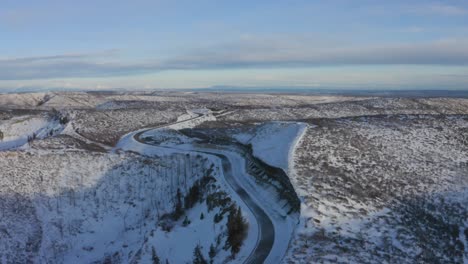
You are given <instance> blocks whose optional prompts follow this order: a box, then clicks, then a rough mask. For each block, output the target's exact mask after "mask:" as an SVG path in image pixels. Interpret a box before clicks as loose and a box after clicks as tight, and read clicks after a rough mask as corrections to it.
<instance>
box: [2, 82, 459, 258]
mask: <svg viewBox="0 0 468 264" xmlns="http://www.w3.org/2000/svg"><path fill="white" fill-rule="evenodd" d="M56 109H58V110H56ZM0 132H1V133H0V168H1V169H0V216H1V217H0V263H78V262H79V263H157V261H158V260H159V261H160V263H166V261H167V262H169V263H191V262H193V260H194V259H199V260H200V259H204V260H206V261H207V262H208V263H210V262H212V263H243V262H249V263H275V264H276V263H466V262H467V261H468V250H467V249H468V242H467V241H468V221H467V219H468V207H467V205H468V177H467V175H468V100H467V99H462V98H391V97H385V98H379V97H367V98H366V97H352V96H346V97H345V96H308V95H287V94H275V95H271V94H222V93H193V92H167V91H155V92H135V93H130V92H73V93H65V92H54V93H31V94H28V93H25V94H0Z"/></svg>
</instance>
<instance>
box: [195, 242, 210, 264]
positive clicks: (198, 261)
mask: <svg viewBox="0 0 468 264" xmlns="http://www.w3.org/2000/svg"><path fill="white" fill-rule="evenodd" d="M193 264H208V262H207V261H206V260H205V257H203V254H202V252H201V247H200V245H197V246H196V247H195V249H194V250H193Z"/></svg>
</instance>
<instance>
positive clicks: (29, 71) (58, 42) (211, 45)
mask: <svg viewBox="0 0 468 264" xmlns="http://www.w3.org/2000/svg"><path fill="white" fill-rule="evenodd" d="M215 85H229V86H261V87H273V86H281V87H318V88H320V87H322V88H327V87H333V88H365V89H468V2H467V1H461V0H453V1H419V0H412V1H400V0H396V1H379V0H372V1H371V0H368V1H361V0H327V1H295V0H292V1H263V0H261V1H252V0H251V1H242V0H240V1H206V0H199V1H177V0H175V1H158V0H153V1H149V0H148V1H147V0H135V1H120V0H114V1H109V0H101V1H88V0H82V1H69V0H60V1H59V0H55V1H53V0H42V1H33V0H23V1H9V0H6V1H2V5H1V6H0V89H3V90H6V89H17V88H22V87H37V88H83V89H100V88H102V89H111V88H128V89H145V88H191V87H209V86H215Z"/></svg>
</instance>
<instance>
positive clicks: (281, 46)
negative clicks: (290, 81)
mask: <svg viewBox="0 0 468 264" xmlns="http://www.w3.org/2000/svg"><path fill="white" fill-rule="evenodd" d="M337 65H468V40H464V39H462V40H445V41H436V42H424V43H411V44H394V45H374V46H370V45H368V46H365V45H350V46H344V45H331V47H325V46H324V45H321V46H318V45H316V44H314V41H313V40H310V39H309V40H304V39H293V40H291V39H288V40H285V39H271V38H267V39H259V38H251V37H248V38H244V39H242V40H240V41H238V42H233V43H225V44H219V45H213V46H207V47H203V48H198V49H195V50H191V51H189V52H187V53H186V54H185V55H178V56H174V57H172V58H166V59H164V60H158V59H157V58H154V59H151V60H146V61H144V62H141V61H139V62H129V61H125V60H119V55H118V51H115V50H112V51H104V52H96V53H91V54H64V55H52V56H43V57H29V58H13V59H3V60H0V80H31V79H50V78H82V77H106V76H122V75H123V76H125V75H139V74H146V73H153V72H159V71H168V70H188V69H195V70H203V69H230V68H245V67H252V68H274V67H315V66H337Z"/></svg>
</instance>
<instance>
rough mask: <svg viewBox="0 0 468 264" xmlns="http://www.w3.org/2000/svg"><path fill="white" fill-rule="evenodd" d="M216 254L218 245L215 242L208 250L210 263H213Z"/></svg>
mask: <svg viewBox="0 0 468 264" xmlns="http://www.w3.org/2000/svg"><path fill="white" fill-rule="evenodd" d="M216 254H217V252H216V247H215V246H214V245H213V244H211V245H210V251H209V252H208V256H209V257H210V263H213V259H214V257H216Z"/></svg>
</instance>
